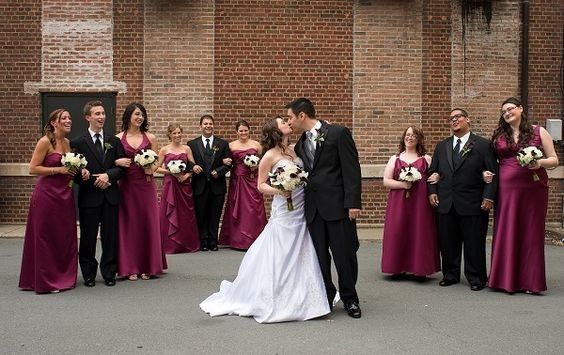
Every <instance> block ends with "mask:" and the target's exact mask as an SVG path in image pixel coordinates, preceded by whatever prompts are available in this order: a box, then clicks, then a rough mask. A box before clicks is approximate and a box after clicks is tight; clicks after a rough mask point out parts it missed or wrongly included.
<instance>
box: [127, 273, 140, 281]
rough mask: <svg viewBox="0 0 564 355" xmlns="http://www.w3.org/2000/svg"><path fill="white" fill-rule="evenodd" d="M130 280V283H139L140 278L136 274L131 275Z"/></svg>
mask: <svg viewBox="0 0 564 355" xmlns="http://www.w3.org/2000/svg"><path fill="white" fill-rule="evenodd" d="M128 279H129V281H137V279H138V277H137V275H136V274H132V275H129V277H128Z"/></svg>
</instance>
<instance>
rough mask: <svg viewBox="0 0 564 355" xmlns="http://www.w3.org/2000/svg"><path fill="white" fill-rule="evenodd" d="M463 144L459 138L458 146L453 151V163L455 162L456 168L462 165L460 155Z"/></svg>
mask: <svg viewBox="0 0 564 355" xmlns="http://www.w3.org/2000/svg"><path fill="white" fill-rule="evenodd" d="M461 143H462V140H461V139H460V138H458V140H457V141H456V145H455V146H454V149H453V150H452V162H453V164H454V167H455V168H456V167H457V166H458V164H459V163H460V157H461V155H460V144H461Z"/></svg>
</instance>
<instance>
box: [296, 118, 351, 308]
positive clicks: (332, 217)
mask: <svg viewBox="0 0 564 355" xmlns="http://www.w3.org/2000/svg"><path fill="white" fill-rule="evenodd" d="M306 139H308V138H307V137H306V134H305V132H304V133H303V134H302V136H301V137H300V139H299V141H298V142H297V143H296V147H295V151H296V154H297V155H298V156H299V157H300V158H301V159H302V160H303V161H304V164H305V169H306V171H308V172H309V176H308V179H309V182H308V184H307V186H306V188H305V215H306V220H307V223H308V229H309V231H310V234H311V237H312V240H313V244H314V246H315V250H316V252H317V257H318V259H319V264H320V266H321V272H322V274H323V280H324V282H325V287H326V289H327V297H328V300H329V304H330V305H332V301H333V298H334V297H335V293H336V288H335V285H334V284H333V281H332V278H331V254H332V256H333V259H334V260H335V267H336V269H337V274H338V277H339V293H340V295H341V298H342V299H343V301H344V302H345V303H347V302H358V295H357V293H356V288H355V285H356V281H357V277H358V263H357V257H356V252H357V250H358V247H359V243H358V235H357V231H356V222H355V221H351V220H350V219H349V217H348V210H349V208H357V209H360V208H361V194H362V186H361V185H362V179H361V173H360V163H359V161H358V152H357V150H356V146H355V143H354V140H353V138H352V135H351V132H350V131H349V130H348V128H346V127H343V126H339V125H329V124H327V123H326V122H323V121H322V125H321V128H320V129H319V132H318V140H317V143H316V150H315V157H314V160H313V162H310V161H309V160H308V158H307V154H306V149H307V148H306ZM329 249H330V250H331V254H330V253H329Z"/></svg>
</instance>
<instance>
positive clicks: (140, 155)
mask: <svg viewBox="0 0 564 355" xmlns="http://www.w3.org/2000/svg"><path fill="white" fill-rule="evenodd" d="M157 157H158V156H157V153H155V151H154V150H151V149H141V150H140V151H139V152H137V154H135V158H133V161H134V162H135V164H137V165H139V166H140V167H142V168H143V169H145V170H147V169H150V168H151V167H152V166H153V165H155V164H156V163H157ZM145 173H146V172H145ZM147 181H151V175H150V174H147Z"/></svg>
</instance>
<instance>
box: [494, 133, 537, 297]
mask: <svg viewBox="0 0 564 355" xmlns="http://www.w3.org/2000/svg"><path fill="white" fill-rule="evenodd" d="M539 132H540V126H535V127H534V135H533V138H532V139H531V141H530V142H529V146H536V147H538V148H539V149H541V150H542V142H541V138H540V133H539ZM495 149H496V152H497V156H498V158H499V190H498V194H497V201H496V206H495V214H494V232H493V241H492V261H491V269H490V277H489V281H488V286H489V287H491V288H496V289H502V290H505V291H507V292H517V291H531V292H542V291H546V289H547V288H546V276H545V263H544V234H545V219H546V210H547V206H548V175H547V173H546V170H545V169H544V168H540V169H538V170H530V169H527V168H525V167H522V166H520V165H519V162H518V161H517V158H516V155H517V151H518V150H519V148H518V147H510V146H509V144H508V143H507V141H506V140H505V139H503V138H501V139H498V140H497V141H496V142H495ZM534 174H536V176H537V177H538V180H536V179H535V175H534Z"/></svg>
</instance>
